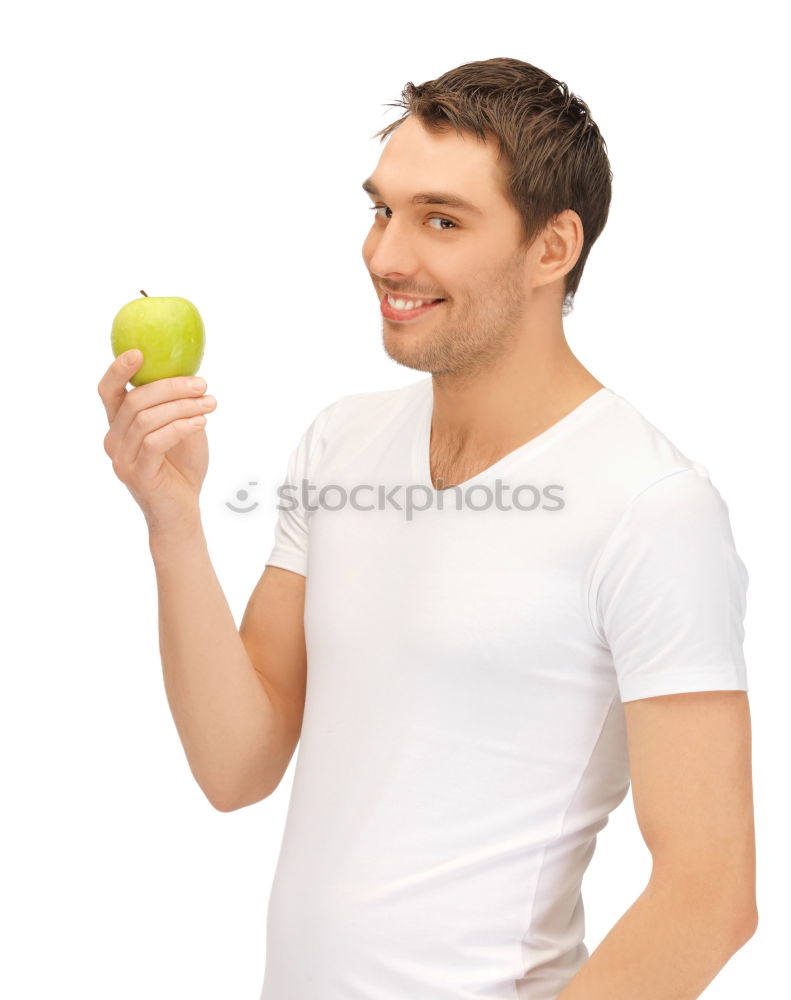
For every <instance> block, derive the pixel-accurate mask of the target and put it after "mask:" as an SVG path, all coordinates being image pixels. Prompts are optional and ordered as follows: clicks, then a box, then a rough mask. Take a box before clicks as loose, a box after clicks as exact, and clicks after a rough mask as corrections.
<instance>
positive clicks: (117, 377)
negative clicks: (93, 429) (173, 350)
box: [98, 349, 143, 424]
mask: <svg viewBox="0 0 791 1000" xmlns="http://www.w3.org/2000/svg"><path fill="white" fill-rule="evenodd" d="M130 355H131V360H132V363H131V364H130V363H129V360H130ZM142 363H143V354H142V352H141V351H138V350H136V349H135V350H132V351H126V352H125V353H124V354H119V355H118V357H117V358H116V359H115V361H113V363H112V364H111V365H110V367H109V368H108V369H107V371H106V372H105V373H104V375H103V376H102V378H101V381H100V382H99V385H98V390H99V395H100V396H101V398H102V403H104V410H105V413H106V414H107V422H108V423H110V424H111V423H112V422H113V418H114V417H115V415H116V413H118V410H119V409H120V408H121V404H122V403H123V401H124V399H125V398H126V393H127V388H126V383H127V382H128V381H129V379H130V378H131V377H132V376H133V375H134V373H135V372H136V371H137V369H138V368H139V367H140V365H141V364H142Z"/></svg>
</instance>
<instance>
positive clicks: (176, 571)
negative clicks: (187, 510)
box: [149, 512, 280, 809]
mask: <svg viewBox="0 0 791 1000" xmlns="http://www.w3.org/2000/svg"><path fill="white" fill-rule="evenodd" d="M149 548H150V550H151V555H152V558H153V560H154V568H155V571H156V579H157V593H158V599H159V648H160V655H161V658H162V671H163V677H164V682H165V691H166V693H167V699H168V704H169V706H170V711H171V714H172V716H173V721H174V722H175V724H176V729H177V731H178V734H179V738H180V740H181V743H182V746H183V747H184V752H185V753H186V756H187V760H188V762H189V766H190V769H191V771H192V774H193V775H194V777H195V780H196V781H197V782H198V784H199V785H200V787H201V789H202V790H203V792H204V793H205V795H206V797H207V798H208V799H209V801H210V802H212V804H213V805H215V806H216V807H217V808H219V809H226V808H233V803H234V802H235V799H236V795H237V793H238V791H239V789H242V788H243V789H246V790H249V789H250V788H256V787H259V786H260V787H261V788H262V795H263V794H264V792H263V789H265V788H266V787H267V786H266V781H267V777H266V775H267V763H268V762H269V761H271V760H272V759H273V756H274V750H273V748H274V747H275V746H276V745H277V741H278V736H277V727H278V725H279V724H280V723H279V719H278V717H277V715H276V713H275V710H274V707H273V704H272V702H271V700H270V698H269V697H268V694H267V691H266V688H265V687H264V685H263V683H262V681H261V679H260V678H259V675H258V674H257V673H256V671H255V669H254V668H253V665H252V663H251V661H250V658H249V656H248V654H247V651H246V649H245V646H244V644H243V642H242V639H241V637H240V635H239V632H238V630H237V628H236V624H235V622H234V619H233V615H232V613H231V609H230V608H229V606H228V602H227V601H226V599H225V594H224V593H223V591H222V588H221V587H220V583H219V581H218V579H217V576H216V574H215V572H214V568H213V566H212V563H211V560H210V557H209V552H208V548H207V545H206V538H205V536H204V533H203V528H202V525H201V522H200V515H199V513H197V512H196V514H195V517H194V518H191V519H189V520H185V521H184V523H183V526H182V527H180V528H179V529H178V530H168V531H162V532H156V531H153V530H150V531H149Z"/></svg>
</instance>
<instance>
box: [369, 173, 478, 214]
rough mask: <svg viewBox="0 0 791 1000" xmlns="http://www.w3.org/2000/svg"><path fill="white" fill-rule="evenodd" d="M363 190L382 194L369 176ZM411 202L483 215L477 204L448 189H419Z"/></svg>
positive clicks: (378, 194)
mask: <svg viewBox="0 0 791 1000" xmlns="http://www.w3.org/2000/svg"><path fill="white" fill-rule="evenodd" d="M363 191H367V192H368V194H372V195H377V196H378V197H380V198H381V196H382V194H381V191H380V190H379V188H378V187H377V186H376V185H375V184H374V182H373V181H372V180H371V178H370V177H368V178H367V179H366V180H364V181H363ZM411 202H412V204H413V205H447V206H448V208H458V209H460V210H461V211H462V212H469V213H470V214H472V215H483V212H482V211H481V210H480V208H478V206H477V205H473V204H472V202H470V201H467V199H466V198H462V197H461V195H458V194H453V193H452V192H449V191H421V192H420V193H419V194H414V195H412V198H411Z"/></svg>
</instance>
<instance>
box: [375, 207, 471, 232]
mask: <svg viewBox="0 0 791 1000" xmlns="http://www.w3.org/2000/svg"><path fill="white" fill-rule="evenodd" d="M369 208H370V209H371V211H372V212H378V211H379V209H380V208H384V209H386V210H387V211H388V212H389V211H390V209H389V208H388V207H387V205H369ZM429 222H448V223H450V225H451V226H453V228H454V229H458V228H459V227H458V225H457V224H456V223H455V222H454V221H453V219H444V218H442V216H438V215H432V217H431V218H430V219H429ZM435 228H436V229H439V230H440V232H443V233H447V232H450V230H449V229H445V228H443V227H442V226H436V227H435Z"/></svg>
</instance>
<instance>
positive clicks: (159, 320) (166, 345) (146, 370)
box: [110, 289, 206, 386]
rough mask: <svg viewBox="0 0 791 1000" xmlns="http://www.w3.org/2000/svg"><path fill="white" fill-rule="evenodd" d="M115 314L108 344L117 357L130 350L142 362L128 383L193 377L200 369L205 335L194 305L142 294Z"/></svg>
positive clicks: (172, 296) (173, 296) (174, 297)
mask: <svg viewBox="0 0 791 1000" xmlns="http://www.w3.org/2000/svg"><path fill="white" fill-rule="evenodd" d="M140 294H141V295H142V296H144V297H143V298H142V299H132V301H131V302H127V303H126V305H125V306H121V308H120V309H119V310H118V312H117V313H116V316H115V319H114V320H113V329H112V333H111V334H110V343H111V345H112V349H113V355H114V356H115V357H116V358H117V357H118V355H119V354H123V353H124V351H129V350H131V349H132V348H133V347H136V348H138V350H140V351H141V352H142V354H143V363H142V365H141V366H140V367H139V368H138V369H137V371H136V372H135V373H134V375H133V376H132V378H131V379H130V380H129V381H130V382H131V383H132V385H135V386H137V385H145V384H146V383H147V382H155V381H156V380H157V379H160V378H172V377H173V376H174V375H194V374H195V373H196V372H197V370H198V369H199V368H200V363H201V361H202V359H203V349H204V347H205V344H206V335H205V331H204V328H203V320H202V319H201V316H200V313H199V312H198V310H197V309H196V308H195V306H194V305H193V304H192V303H191V302H190V301H188V300H187V299H183V298H182V297H181V296H180V295H146V293H145V292H144V291H142V289H141V292H140Z"/></svg>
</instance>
